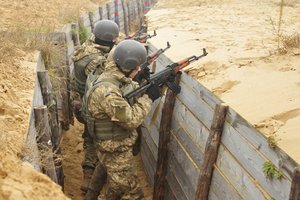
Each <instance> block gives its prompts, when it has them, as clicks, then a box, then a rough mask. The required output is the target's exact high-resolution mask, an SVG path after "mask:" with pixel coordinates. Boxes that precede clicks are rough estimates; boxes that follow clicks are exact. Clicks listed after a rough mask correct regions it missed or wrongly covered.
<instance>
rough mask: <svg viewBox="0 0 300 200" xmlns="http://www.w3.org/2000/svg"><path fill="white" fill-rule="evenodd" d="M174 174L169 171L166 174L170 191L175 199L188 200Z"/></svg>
mask: <svg viewBox="0 0 300 200" xmlns="http://www.w3.org/2000/svg"><path fill="white" fill-rule="evenodd" d="M174 173H175V172H174V171H172V170H171V169H170V170H169V171H168V173H167V177H166V178H167V181H168V184H169V186H170V188H171V190H172V193H173V194H174V196H175V198H176V199H180V200H188V198H187V196H186V195H185V194H184V192H183V191H182V187H181V185H180V184H179V183H178V180H177V179H176V176H175V174H174Z"/></svg>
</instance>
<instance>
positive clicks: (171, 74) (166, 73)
mask: <svg viewBox="0 0 300 200" xmlns="http://www.w3.org/2000/svg"><path fill="white" fill-rule="evenodd" d="M206 55H207V52H206V50H205V49H203V54H202V55H200V56H191V57H188V58H186V59H183V60H181V61H179V62H176V63H173V64H170V65H168V66H167V67H166V68H165V69H164V70H162V71H160V72H158V73H156V74H154V75H152V76H150V79H149V80H148V81H147V83H145V84H144V85H142V86H140V87H138V88H137V89H135V90H133V91H131V92H129V93H128V94H126V95H125V96H124V98H126V99H127V100H129V99H131V98H132V97H134V96H136V95H137V94H139V93H141V92H143V91H146V90H147V88H149V87H151V86H152V85H157V86H159V87H160V86H162V85H164V84H167V86H168V87H169V88H170V89H171V90H172V91H173V92H174V93H177V94H178V93H179V92H180V89H181V88H180V86H178V85H176V84H175V83H174V80H175V76H176V74H177V73H179V71H180V70H181V69H183V68H184V67H186V66H188V65H189V64H190V63H191V62H193V61H195V60H199V59H200V58H202V57H204V56H206Z"/></svg>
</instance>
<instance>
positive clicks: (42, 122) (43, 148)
mask: <svg viewBox="0 0 300 200" xmlns="http://www.w3.org/2000/svg"><path fill="white" fill-rule="evenodd" d="M34 118H35V128H36V133H37V136H36V140H37V144H38V149H39V152H40V159H41V160H40V161H41V166H42V171H43V172H44V174H46V175H47V176H49V177H50V178H51V179H52V180H53V181H54V182H55V183H57V177H56V171H55V167H54V162H53V153H52V143H51V138H50V133H49V132H50V130H49V124H48V110H47V107H46V106H45V105H43V106H39V107H35V108H34Z"/></svg>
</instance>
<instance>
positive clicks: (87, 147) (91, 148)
mask: <svg viewBox="0 0 300 200" xmlns="http://www.w3.org/2000/svg"><path fill="white" fill-rule="evenodd" d="M82 138H83V151H84V156H83V161H82V163H81V166H82V168H87V167H88V168H95V167H96V166H97V163H98V156H97V151H96V147H95V145H94V142H93V138H92V136H91V135H90V134H89V132H88V128H87V125H86V124H84V131H83V134H82Z"/></svg>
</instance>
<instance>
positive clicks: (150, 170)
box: [141, 136, 156, 186]
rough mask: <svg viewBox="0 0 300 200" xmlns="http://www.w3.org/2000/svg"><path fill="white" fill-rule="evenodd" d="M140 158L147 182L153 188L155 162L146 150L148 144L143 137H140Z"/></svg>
mask: <svg viewBox="0 0 300 200" xmlns="http://www.w3.org/2000/svg"><path fill="white" fill-rule="evenodd" d="M141 158H142V161H143V165H144V169H145V172H146V174H147V177H148V180H149V182H150V184H151V186H154V173H155V167H156V161H155V160H154V158H153V155H152V153H151V151H150V149H149V148H148V144H147V143H146V142H145V139H144V138H143V136H142V137H141Z"/></svg>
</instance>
